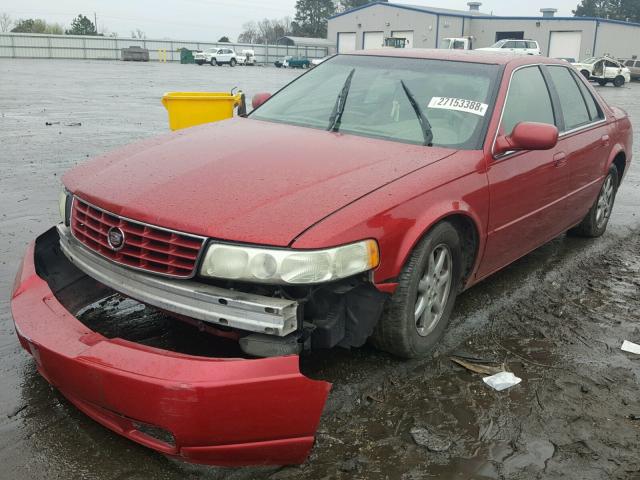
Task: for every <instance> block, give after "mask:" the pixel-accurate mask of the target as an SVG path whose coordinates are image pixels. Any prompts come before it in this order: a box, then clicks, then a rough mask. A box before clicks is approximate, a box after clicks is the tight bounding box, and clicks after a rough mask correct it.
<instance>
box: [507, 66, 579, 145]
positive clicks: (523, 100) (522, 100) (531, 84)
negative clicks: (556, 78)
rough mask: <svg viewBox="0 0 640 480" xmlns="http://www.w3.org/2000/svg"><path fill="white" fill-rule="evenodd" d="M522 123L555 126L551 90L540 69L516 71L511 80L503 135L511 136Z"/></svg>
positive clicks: (527, 68) (531, 68) (528, 68)
mask: <svg viewBox="0 0 640 480" xmlns="http://www.w3.org/2000/svg"><path fill="white" fill-rule="evenodd" d="M583 103H584V102H583ZM520 122H539V123H548V124H551V125H555V117H554V113H553V106H552V104H551V97H550V95H549V89H548V88H547V83H546V82H545V80H544V77H543V76H542V72H540V69H539V68H538V67H525V68H521V69H520V70H516V71H515V73H514V74H513V77H512V78H511V84H510V85H509V95H508V97H507V101H506V103H505V107H504V111H503V114H502V124H501V129H502V133H503V134H505V135H509V134H510V133H511V132H512V131H513V127H515V126H516V125H517V124H518V123H520Z"/></svg>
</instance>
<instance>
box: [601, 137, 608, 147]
mask: <svg viewBox="0 0 640 480" xmlns="http://www.w3.org/2000/svg"><path fill="white" fill-rule="evenodd" d="M600 141H601V142H602V145H604V146H605V147H607V146H608V145H609V135H603V136H602V138H601V139H600Z"/></svg>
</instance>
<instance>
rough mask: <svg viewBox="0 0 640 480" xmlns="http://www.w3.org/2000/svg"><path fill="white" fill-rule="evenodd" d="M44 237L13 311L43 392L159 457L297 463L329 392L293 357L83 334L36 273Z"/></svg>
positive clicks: (27, 265) (28, 261) (21, 276)
mask: <svg viewBox="0 0 640 480" xmlns="http://www.w3.org/2000/svg"><path fill="white" fill-rule="evenodd" d="M52 235H53V236H55V237H56V238H57V232H56V231H55V229H52V230H50V231H49V232H47V233H45V234H44V235H43V236H41V237H39V238H38V240H36V242H35V243H34V244H31V245H30V246H29V248H28V250H27V254H26V256H25V259H24V261H23V264H22V266H21V269H20V270H19V272H18V276H17V278H16V284H15V287H14V293H13V297H12V301H11V309H12V313H13V318H14V322H15V326H16V332H17V334H18V337H19V339H20V343H21V344H22V346H23V347H24V348H25V349H26V350H27V351H29V352H30V353H31V354H32V355H33V357H34V359H35V361H36V363H37V367H38V370H39V371H40V373H41V374H42V375H43V376H44V377H45V378H46V379H47V381H48V382H49V383H51V384H52V385H54V386H55V387H57V388H58V389H59V390H60V391H61V392H62V393H63V395H65V396H66V397H67V398H68V399H69V400H70V401H71V402H72V403H74V404H75V405H76V406H77V407H78V408H79V409H80V410H82V411H83V412H84V413H86V414H87V415H89V416H90V417H91V418H93V419H94V420H96V421H98V422H99V423H101V424H102V425H104V426H106V427H108V428H110V429H111V430H113V431H115V432H117V433H119V434H121V435H124V436H125V437H127V438H129V439H131V440H133V441H135V442H138V443H140V444H142V445H145V446H147V447H150V448H152V449H154V450H157V451H159V452H161V453H164V454H166V455H170V456H174V457H178V458H181V459H184V460H186V461H190V462H196V463H206V464H212V465H226V466H240V465H259V464H263V465H264V464H275V465H283V464H295V463H302V462H303V461H304V460H305V458H306V457H307V455H308V453H309V451H310V449H311V447H312V445H313V437H314V434H315V431H316V428H317V426H318V422H319V419H320V415H321V413H322V409H323V407H324V403H325V401H326V398H327V395H328V393H329V390H330V384H328V383H326V382H321V381H314V380H310V379H308V378H307V377H305V376H303V375H302V374H301V373H300V371H299V367H298V360H299V359H298V357H297V356H287V357H274V358H266V359H259V360H244V359H212V358H204V357H193V356H188V355H182V354H177V353H174V352H169V351H164V350H159V349H154V348H150V347H146V346H143V345H139V344H136V343H132V342H127V341H125V340H122V339H117V338H116V339H108V338H106V337H103V336H102V335H100V334H98V333H96V332H93V331H91V330H89V329H88V328H87V327H85V326H84V325H83V324H82V323H80V322H79V321H78V320H77V319H76V318H75V317H74V316H73V315H72V314H71V313H70V312H69V311H67V310H66V309H65V307H64V306H63V305H62V304H61V303H60V302H59V301H58V300H57V299H56V297H55V296H54V294H53V292H52V290H51V288H50V287H49V284H48V283H47V282H46V281H45V280H44V279H43V278H41V277H40V276H38V274H37V273H36V267H35V262H34V253H35V251H36V248H39V247H38V243H39V242H43V243H47V242H48V243H51V236H52ZM45 237H46V238H45ZM43 239H45V240H43ZM60 255H61V254H60ZM157 431H161V432H163V433H164V434H166V435H156V434H154V433H153V432H157ZM149 432H151V433H149Z"/></svg>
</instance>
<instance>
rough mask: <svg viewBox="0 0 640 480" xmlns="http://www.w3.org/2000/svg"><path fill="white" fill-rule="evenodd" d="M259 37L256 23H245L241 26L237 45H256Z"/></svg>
mask: <svg viewBox="0 0 640 480" xmlns="http://www.w3.org/2000/svg"><path fill="white" fill-rule="evenodd" d="M259 36H260V34H259V33H258V25H256V22H247V23H245V24H244V25H242V33H241V34H240V35H239V36H238V43H258V37H259Z"/></svg>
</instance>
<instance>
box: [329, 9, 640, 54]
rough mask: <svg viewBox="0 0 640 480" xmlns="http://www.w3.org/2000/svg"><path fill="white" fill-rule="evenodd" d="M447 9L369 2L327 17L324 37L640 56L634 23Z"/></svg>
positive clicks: (351, 44)
mask: <svg viewBox="0 0 640 480" xmlns="http://www.w3.org/2000/svg"><path fill="white" fill-rule="evenodd" d="M468 5H469V10H467V11H461V10H449V9H443V8H434V7H422V6H415V5H406V4H398V3H387V2H372V3H369V4H367V5H364V6H362V7H358V8H354V9H351V10H348V11H345V12H342V13H339V14H337V15H334V16H333V17H331V18H330V19H329V25H328V34H327V35H328V39H329V40H330V41H331V42H335V43H336V45H337V48H338V51H339V52H342V53H344V52H348V51H352V50H361V49H368V48H379V47H380V46H382V44H383V41H384V38H385V37H404V38H406V39H408V41H409V44H408V47H409V48H411V47H413V48H438V46H439V45H440V44H441V41H442V39H443V38H448V37H463V36H470V37H472V39H473V47H474V48H480V47H488V46H490V45H492V44H493V43H495V42H496V41H498V40H501V39H503V38H511V39H531V40H537V41H538V43H539V44H540V48H541V49H542V54H543V55H547V56H550V57H557V58H575V59H580V58H584V57H589V56H592V55H604V54H605V53H606V54H611V55H614V56H617V57H626V58H630V57H633V56H634V55H640V24H638V23H631V22H622V21H618V20H609V19H603V18H592V17H557V16H555V12H556V9H554V8H543V9H541V15H540V16H539V17H503V16H495V15H488V14H486V13H482V12H481V11H480V7H481V5H482V4H481V3H480V2H469V3H468Z"/></svg>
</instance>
